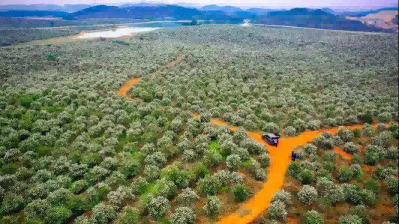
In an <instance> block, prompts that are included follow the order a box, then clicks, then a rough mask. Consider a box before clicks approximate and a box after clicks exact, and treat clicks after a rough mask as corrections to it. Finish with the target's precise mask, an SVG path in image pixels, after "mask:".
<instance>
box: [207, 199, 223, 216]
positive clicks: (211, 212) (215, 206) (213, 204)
mask: <svg viewBox="0 0 399 224" xmlns="http://www.w3.org/2000/svg"><path fill="white" fill-rule="evenodd" d="M221 206H222V203H221V202H220V200H219V198H218V197H216V196H208V197H207V199H206V203H205V205H204V207H203V209H204V210H205V213H206V214H207V215H208V216H210V217H214V216H216V215H217V214H218V213H219V209H220V207H221Z"/></svg>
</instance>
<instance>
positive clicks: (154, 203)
mask: <svg viewBox="0 0 399 224" xmlns="http://www.w3.org/2000/svg"><path fill="white" fill-rule="evenodd" d="M147 210H148V214H149V215H150V217H151V218H152V219H154V220H157V219H159V218H161V217H162V216H163V215H164V214H165V213H166V212H168V211H169V210H170V202H169V200H168V199H167V198H165V197H163V196H157V197H152V198H151V199H150V201H149V203H148V205H147Z"/></svg>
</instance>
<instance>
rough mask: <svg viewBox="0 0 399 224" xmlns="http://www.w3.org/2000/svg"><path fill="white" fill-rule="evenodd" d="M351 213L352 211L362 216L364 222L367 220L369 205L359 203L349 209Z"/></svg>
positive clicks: (352, 213) (353, 213)
mask: <svg viewBox="0 0 399 224" xmlns="http://www.w3.org/2000/svg"><path fill="white" fill-rule="evenodd" d="M349 213H350V214H351V215H357V216H358V217H359V218H361V219H362V220H363V222H364V221H366V220H367V213H368V209H367V207H366V206H364V205H357V206H354V207H352V208H351V209H350V210H349Z"/></svg>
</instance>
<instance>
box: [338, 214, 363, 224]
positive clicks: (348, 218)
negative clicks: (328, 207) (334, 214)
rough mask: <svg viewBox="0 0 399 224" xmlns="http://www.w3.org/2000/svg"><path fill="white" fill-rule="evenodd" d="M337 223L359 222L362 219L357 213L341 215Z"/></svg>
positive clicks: (358, 223) (350, 223)
mask: <svg viewBox="0 0 399 224" xmlns="http://www.w3.org/2000/svg"><path fill="white" fill-rule="evenodd" d="M338 223H339V224H361V223H362V220H361V219H360V218H359V216H357V215H347V216H341V217H340V218H339V220H338Z"/></svg>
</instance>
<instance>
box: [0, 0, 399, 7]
mask: <svg viewBox="0 0 399 224" xmlns="http://www.w3.org/2000/svg"><path fill="white" fill-rule="evenodd" d="M121 2H141V0H0V4H2V5H3V4H57V5H63V4H107V3H108V4H117V3H121ZM145 2H162V3H167V4H174V3H178V2H185V3H195V4H199V5H207V4H219V5H232V6H241V7H245V6H248V7H250V6H256V7H271V8H276V7H282V8H283V7H286V8H290V7H343V8H345V7H350V8H352V7H359V8H374V7H381V6H392V5H394V4H397V0H322V1H320V0H286V1H284V0H269V1H266V0H147V1H145Z"/></svg>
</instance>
